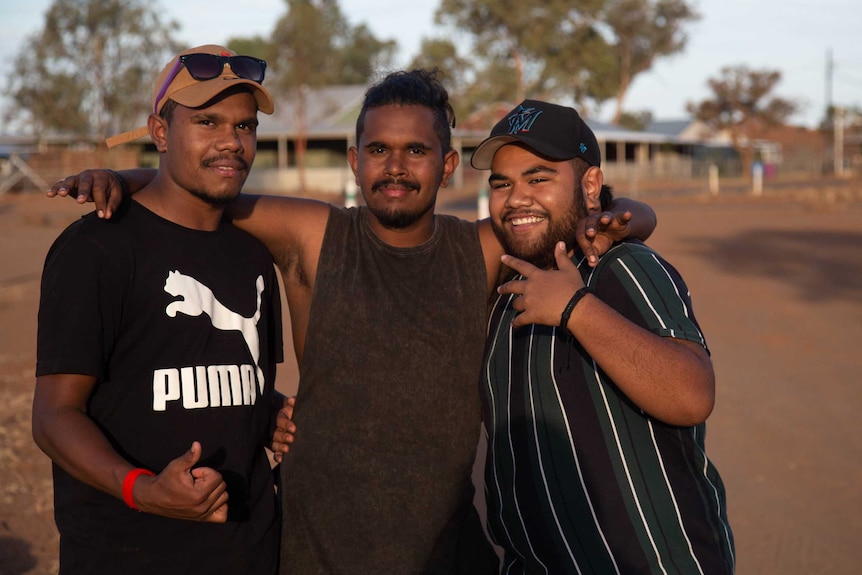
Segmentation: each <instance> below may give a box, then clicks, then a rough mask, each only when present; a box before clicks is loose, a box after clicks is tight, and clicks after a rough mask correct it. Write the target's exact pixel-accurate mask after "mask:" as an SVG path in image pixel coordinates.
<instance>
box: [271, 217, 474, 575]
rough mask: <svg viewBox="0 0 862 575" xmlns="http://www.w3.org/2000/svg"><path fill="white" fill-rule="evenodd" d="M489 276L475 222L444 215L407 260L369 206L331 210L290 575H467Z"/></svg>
mask: <svg viewBox="0 0 862 575" xmlns="http://www.w3.org/2000/svg"><path fill="white" fill-rule="evenodd" d="M485 273H486V272H485V265H484V261H483V259H482V251H481V246H480V244H479V236H478V230H477V226H476V224H475V223H472V222H465V221H462V220H459V219H457V218H454V217H451V216H441V215H437V216H435V230H434V234H433V236H432V237H431V239H429V240H428V241H427V242H426V243H424V244H422V245H420V246H417V247H413V248H395V247H392V246H389V245H387V244H385V243H383V242H382V241H381V240H380V239H379V238H377V236H376V235H375V234H374V233H373V231H372V230H371V228H370V226H369V222H368V213H367V211H366V208H365V207H360V208H354V209H340V208H332V210H331V213H330V217H329V222H328V224H327V228H326V234H325V237H324V241H323V247H322V250H321V255H320V263H319V268H318V272H317V279H316V283H315V292H314V297H313V301H312V305H311V315H310V321H309V327H308V333H307V336H306V343H305V351H304V355H303V362H302V366H301V370H300V383H299V391H298V395H297V405H296V411H295V414H294V421H295V422H296V425H297V434H296V442H295V443H294V445H293V446H292V447H291V451H290V453H289V454H288V455H287V456H286V457H285V461H284V463H283V464H282V468H283V469H282V480H283V483H282V489H283V491H282V494H283V501H284V513H285V516H284V519H285V522H284V532H283V534H282V539H283V541H282V557H281V559H282V562H281V569H282V573H302V574H314V573H336V574H337V573H437V572H440V573H453V572H456V570H455V569H454V568H453V565H452V562H454V561H456V560H455V559H454V556H455V554H456V549H455V548H456V546H457V545H458V543H457V539H458V537H459V536H460V537H461V538H462V541H463V539H464V533H463V531H461V530H462V529H464V525H465V518H466V517H467V515H468V514H469V513H470V512H471V511H472V497H473V487H472V483H471V478H470V474H471V467H472V464H473V459H474V456H475V449H476V441H477V438H478V432H479V424H480V416H481V411H480V403H479V393H478V378H479V372H480V369H481V362H482V352H483V347H484V341H485V313H486V307H485V305H486V300H487V296H486V293H485V291H486V289H487V288H486V280H485ZM474 515H475V514H474ZM477 526H478V524H477ZM471 528H472V527H471ZM478 528H479V529H481V527H480V526H478ZM459 531H461V533H460V535H459ZM483 540H484V538H483ZM462 545H463V543H462ZM462 551H463V550H462Z"/></svg>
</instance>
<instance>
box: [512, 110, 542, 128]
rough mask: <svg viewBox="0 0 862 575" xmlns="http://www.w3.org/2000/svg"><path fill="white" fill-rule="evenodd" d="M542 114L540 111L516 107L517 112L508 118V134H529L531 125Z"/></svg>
mask: <svg viewBox="0 0 862 575" xmlns="http://www.w3.org/2000/svg"><path fill="white" fill-rule="evenodd" d="M541 114H542V111H541V110H537V109H535V108H525V107H523V106H518V110H517V111H516V112H515V113H514V114H512V115H511V116H509V118H508V120H509V133H510V134H517V133H518V132H529V131H530V128H532V127H533V123H534V122H535V121H536V118H538V117H539V116H540V115H541Z"/></svg>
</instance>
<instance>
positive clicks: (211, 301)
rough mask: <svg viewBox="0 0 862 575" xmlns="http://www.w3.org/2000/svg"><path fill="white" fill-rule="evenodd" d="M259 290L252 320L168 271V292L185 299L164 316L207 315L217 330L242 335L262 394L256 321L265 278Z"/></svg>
mask: <svg viewBox="0 0 862 575" xmlns="http://www.w3.org/2000/svg"><path fill="white" fill-rule="evenodd" d="M255 287H256V288H257V310H256V311H255V312H254V315H253V316H251V317H245V316H243V315H241V314H239V313H236V312H234V311H231V310H230V309H228V308H227V307H225V306H224V305H223V304H222V303H221V302H220V301H218V299H216V297H215V294H213V292H212V290H211V289H210V288H208V287H207V286H205V285H204V284H202V283H201V282H199V281H198V280H196V279H195V278H193V277H191V276H187V275H184V274H181V273H180V272H179V271H172V272H168V279H167V280H165V291H166V292H167V293H169V294H171V295H172V296H175V297H181V298H183V299H181V300H178V301H174V302H171V303H169V304H168V307H166V308H165V313H166V314H167V315H168V317H176V315H177V313H178V312H179V313H183V314H185V315H188V316H192V317H195V316H199V315H201V314H206V315H207V316H209V318H210V323H212V326H213V327H214V328H216V329H219V330H222V331H232V330H236V331H239V332H240V333H241V334H242V337H243V339H245V343H246V345H247V346H248V350H249V352H250V353H251V356H252V358H253V359H254V364H255V367H256V368H257V381H258V387H259V388H260V392H261V393H263V388H264V379H263V370H262V369H261V368H260V337H259V336H258V333H257V322H258V321H259V320H260V294H261V293H263V288H264V282H263V276H257V281H256V282H255Z"/></svg>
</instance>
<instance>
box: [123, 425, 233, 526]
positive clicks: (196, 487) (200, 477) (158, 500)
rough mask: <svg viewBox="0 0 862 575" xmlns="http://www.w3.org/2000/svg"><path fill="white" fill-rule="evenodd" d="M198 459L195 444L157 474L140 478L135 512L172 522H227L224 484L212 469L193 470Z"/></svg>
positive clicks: (226, 498) (200, 468)
mask: <svg viewBox="0 0 862 575" xmlns="http://www.w3.org/2000/svg"><path fill="white" fill-rule="evenodd" d="M200 458H201V444H200V443H198V442H197V441H195V442H193V443H192V446H191V449H189V450H188V451H187V452H186V453H184V454H183V455H181V456H179V457H177V458H176V459H174V460H173V461H171V462H170V463H169V464H168V465H167V467H165V468H164V469H163V470H162V472H161V473H159V474H158V475H155V476H153V477H149V476H143V475H142V476H141V477H139V478H138V480H137V481H136V482H135V487H134V491H133V493H134V499H135V503H136V505H137V506H138V509H140V510H141V511H144V512H146V513H153V514H155V515H162V516H164V517H173V518H174V519H186V520H190V521H203V522H206V523H224V522H225V521H227V509H228V506H227V500H228V494H227V484H226V483H225V482H224V479H222V476H221V473H219V472H218V471H216V470H215V469H211V468H209V467H197V468H196V467H194V466H195V464H197V462H198V461H199V460H200Z"/></svg>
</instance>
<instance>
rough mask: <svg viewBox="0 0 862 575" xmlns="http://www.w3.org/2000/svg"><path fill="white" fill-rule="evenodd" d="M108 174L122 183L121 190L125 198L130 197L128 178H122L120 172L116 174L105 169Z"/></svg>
mask: <svg viewBox="0 0 862 575" xmlns="http://www.w3.org/2000/svg"><path fill="white" fill-rule="evenodd" d="M105 171H106V172H108V173H109V174H111V175H112V176H114V177H115V178H116V179H117V181H118V182H119V183H120V190H121V191H122V193H123V197H124V198H125V197H126V196H128V195H130V194H129V182H127V181H126V178H124V177H123V176H122V174H120V173H119V172H115V171H114V170H109V169H107V168H106V169H105Z"/></svg>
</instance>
